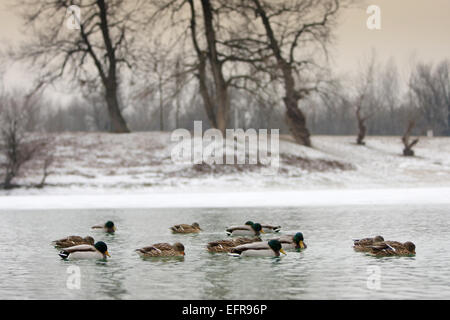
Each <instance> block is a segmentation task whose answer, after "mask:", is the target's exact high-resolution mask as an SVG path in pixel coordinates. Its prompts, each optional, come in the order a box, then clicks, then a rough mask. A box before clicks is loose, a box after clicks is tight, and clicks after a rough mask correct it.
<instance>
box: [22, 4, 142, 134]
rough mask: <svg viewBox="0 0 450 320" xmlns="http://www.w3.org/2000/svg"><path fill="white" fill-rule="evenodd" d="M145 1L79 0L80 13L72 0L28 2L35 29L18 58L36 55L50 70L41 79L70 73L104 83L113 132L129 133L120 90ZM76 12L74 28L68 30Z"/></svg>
mask: <svg viewBox="0 0 450 320" xmlns="http://www.w3.org/2000/svg"><path fill="white" fill-rule="evenodd" d="M145 3H146V2H145V1H140V0H135V1H122V0H111V1H105V0H95V1H87V0H86V1H84V0H81V1H78V2H77V4H78V7H79V8H80V10H81V16H80V17H78V16H77V15H76V14H75V11H71V9H69V7H70V8H73V6H72V5H73V4H74V2H73V1H69V0H49V1H39V0H23V1H22V2H21V5H20V9H21V10H22V15H23V17H24V19H25V21H26V24H27V25H28V26H30V28H29V30H32V31H34V32H35V36H34V37H33V38H32V41H30V42H29V43H27V44H26V45H25V46H24V47H23V50H21V52H20V54H19V55H18V56H17V57H20V58H27V59H30V60H31V62H32V65H35V66H37V67H38V68H40V69H42V70H44V71H45V74H43V75H42V77H41V80H42V81H45V82H47V83H48V82H53V81H54V80H56V79H57V78H60V77H62V76H64V75H65V73H66V71H70V72H71V74H72V76H73V78H75V79H77V80H79V81H80V82H83V83H87V84H88V85H90V86H98V85H100V86H102V87H103V88H104V90H103V92H104V97H105V101H106V105H107V107H108V114H109V117H110V122H111V132H115V133H123V132H129V129H128V127H127V124H126V122H125V120H124V118H123V116H122V113H121V110H120V106H119V101H118V92H119V85H120V70H121V66H123V65H126V66H128V67H130V68H131V66H132V63H133V60H134V58H135V56H134V53H133V38H132V33H133V31H134V30H133V28H134V26H135V23H136V19H137V16H138V14H139V13H140V12H142V11H143V6H144V5H145ZM67 13H72V19H75V21H74V22H75V23H74V29H75V30H69V29H68V28H66V25H65V24H66V22H67V21H66V15H67Z"/></svg>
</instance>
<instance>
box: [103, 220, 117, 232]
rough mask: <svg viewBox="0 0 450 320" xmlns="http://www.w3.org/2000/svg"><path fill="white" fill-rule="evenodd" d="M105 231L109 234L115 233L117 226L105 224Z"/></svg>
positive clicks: (109, 223) (110, 223)
mask: <svg viewBox="0 0 450 320" xmlns="http://www.w3.org/2000/svg"><path fill="white" fill-rule="evenodd" d="M105 229H106V231H107V232H114V231H116V226H115V225H114V222H112V221H107V222H106V223H105Z"/></svg>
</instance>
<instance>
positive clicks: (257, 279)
mask: <svg viewBox="0 0 450 320" xmlns="http://www.w3.org/2000/svg"><path fill="white" fill-rule="evenodd" d="M449 211H450V210H449V208H448V207H447V206H433V205H426V206H425V205H424V206H408V205H404V206H381V205H380V206H340V207H324V208H319V207H305V208H242V209H241V208H232V209H223V208H221V209H215V208H210V209H193V208H186V209H142V210H136V209H133V210H128V209H124V210H122V209H121V210H60V211H58V210H49V211H32V210H30V211H0V298H1V299H429V298H435V299H450V266H449V261H450V250H449V249H448V246H449V244H450V232H449V229H450V228H449V227H450V216H449V213H450V212H449ZM106 220H113V221H114V222H115V224H116V225H117V227H118V229H117V232H116V233H115V234H114V235H109V234H105V233H103V232H101V231H94V230H91V229H90V227H91V226H92V225H95V224H99V223H104V222H105V221H106ZM247 220H252V221H254V222H267V223H277V224H280V225H282V233H292V232H297V231H301V232H303V234H304V236H305V242H306V244H307V245H308V249H306V250H305V251H303V252H301V253H298V252H288V255H287V256H283V257H281V258H236V257H231V256H227V255H226V254H210V253H208V252H207V251H206V247H205V245H206V244H207V243H208V242H209V241H213V240H217V239H225V238H227V236H226V234H225V228H226V227H227V226H229V225H236V224H243V223H244V222H245V221H247ZM192 222H198V223H199V224H200V226H201V227H202V228H203V230H204V231H203V232H201V233H199V234H191V235H175V234H172V233H171V232H170V230H169V227H170V226H171V225H173V224H177V223H192ZM378 234H380V235H382V236H384V238H385V239H389V240H398V241H402V242H403V241H407V240H410V241H413V242H414V243H415V244H416V252H417V255H416V256H415V257H400V258H399V257H388V258H375V257H371V256H368V255H366V254H364V253H358V252H354V251H353V249H352V241H351V240H352V238H358V237H366V236H374V235H378ZM69 235H81V236H86V235H92V236H93V237H94V238H95V239H96V240H102V241H105V242H106V243H107V245H108V251H109V253H110V254H111V258H109V259H108V260H107V261H95V260H94V261H86V260H84V261H63V260H61V259H60V258H59V256H58V254H57V253H58V250H56V249H55V248H54V247H53V246H52V245H51V241H52V240H55V239H59V238H62V237H65V236H69ZM273 236H274V235H273V234H266V235H263V239H269V238H270V237H273ZM176 241H179V242H182V243H183V244H184V245H185V247H186V256H185V257H184V258H166V259H150V260H143V259H141V258H139V256H138V255H137V254H136V253H135V252H134V249H136V248H139V247H142V246H146V245H150V244H152V243H157V242H170V243H173V242H176ZM74 267H75V268H74ZM77 267H78V268H79V269H78V268H77ZM74 269H76V270H79V271H80V278H79V279H80V282H79V285H80V286H79V289H77V288H76V286H75V288H74V285H73V283H74V282H72V281H73V279H74V278H73V275H72V274H71V272H74ZM68 283H69V285H68Z"/></svg>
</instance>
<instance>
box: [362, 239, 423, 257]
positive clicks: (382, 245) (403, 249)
mask: <svg viewBox="0 0 450 320" xmlns="http://www.w3.org/2000/svg"><path fill="white" fill-rule="evenodd" d="M369 253H370V254H372V255H375V256H377V257H389V256H412V255H415V254H416V245H415V244H414V243H412V242H411V241H407V242H405V243H401V242H398V241H383V242H378V243H375V244H374V245H372V246H370V252H369Z"/></svg>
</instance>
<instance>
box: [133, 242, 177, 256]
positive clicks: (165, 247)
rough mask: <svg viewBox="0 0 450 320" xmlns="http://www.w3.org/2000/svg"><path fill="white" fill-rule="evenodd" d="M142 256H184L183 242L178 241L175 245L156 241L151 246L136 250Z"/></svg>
mask: <svg viewBox="0 0 450 320" xmlns="http://www.w3.org/2000/svg"><path fill="white" fill-rule="evenodd" d="M135 251H136V252H137V254H138V255H139V256H141V257H142V258H146V257H177V256H184V255H185V253H184V246H183V244H181V243H179V242H176V243H174V244H173V245H171V244H169V243H155V244H153V245H151V246H148V247H144V248H140V249H136V250H135Z"/></svg>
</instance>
